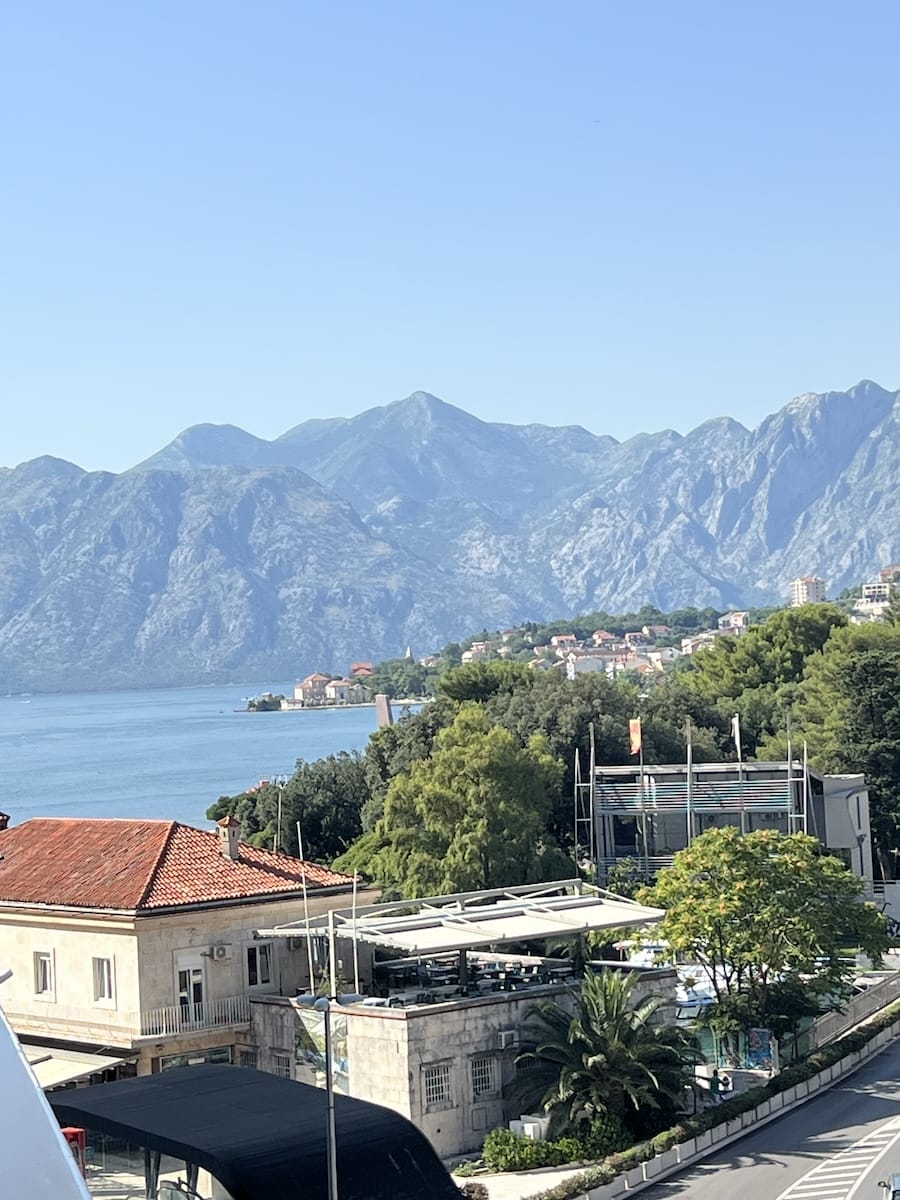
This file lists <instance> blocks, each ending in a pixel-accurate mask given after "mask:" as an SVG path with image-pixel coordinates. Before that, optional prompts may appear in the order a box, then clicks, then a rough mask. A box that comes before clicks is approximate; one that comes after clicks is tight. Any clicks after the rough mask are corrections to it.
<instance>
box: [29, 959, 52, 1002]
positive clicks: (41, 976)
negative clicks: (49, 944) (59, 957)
mask: <svg viewBox="0 0 900 1200" xmlns="http://www.w3.org/2000/svg"><path fill="white" fill-rule="evenodd" d="M55 986H56V984H55V981H54V978H53V955H52V953H51V952H50V951H49V950H36V951H35V954H34V990H35V993H36V994H37V995H38V996H47V997H52V996H53V993H54V990H55Z"/></svg>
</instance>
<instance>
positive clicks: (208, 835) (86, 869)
mask: <svg viewBox="0 0 900 1200" xmlns="http://www.w3.org/2000/svg"><path fill="white" fill-rule="evenodd" d="M0 856H2V857H0V906H4V907H5V906H10V905H23V904H27V905H40V906H53V907H67V908H78V909H84V908H91V909H103V910H114V911H127V912H134V913H145V912H155V911H160V910H163V909H170V908H179V907H187V906H194V905H205V904H216V903H222V902H226V903H227V902H231V903H240V902H252V901H254V900H271V899H274V898H276V897H278V896H285V895H298V896H299V895H300V894H301V893H302V891H303V888H304V884H305V886H306V887H307V888H308V889H310V890H313V889H315V890H316V891H322V889H331V888H334V889H349V888H350V887H352V884H353V879H352V876H349V875H342V874H339V873H338V872H337V871H331V870H329V869H328V868H327V867H321V866H319V865H318V864H316V863H310V862H304V861H302V860H301V859H299V858H293V857H290V856H289V855H286V854H275V853H273V852H272V851H270V850H262V849H260V848H259V847H257V846H250V845H248V844H247V843H246V842H241V841H240V823H239V822H238V821H236V820H235V819H234V818H233V817H225V818H223V819H222V821H220V822H219V827H218V830H217V831H216V832H215V833H213V832H209V831H206V830H202V829H195V828H193V827H192V826H190V825H183V824H181V822H180V821H141V820H120V819H109V820H105V819H104V820H101V819H93V818H78V817H64V818H63V817H35V818H33V819H32V820H30V821H25V822H23V823H22V824H21V825H17V826H14V827H12V828H7V829H3V830H2V831H0Z"/></svg>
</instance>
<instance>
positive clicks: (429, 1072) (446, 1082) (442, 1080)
mask: <svg viewBox="0 0 900 1200" xmlns="http://www.w3.org/2000/svg"><path fill="white" fill-rule="evenodd" d="M422 1075H423V1080H422V1090H423V1096H424V1100H425V1107H426V1108H441V1107H443V1108H446V1107H447V1105H449V1104H450V1103H451V1097H450V1064H449V1063H432V1064H431V1066H428V1067H423V1068H422Z"/></svg>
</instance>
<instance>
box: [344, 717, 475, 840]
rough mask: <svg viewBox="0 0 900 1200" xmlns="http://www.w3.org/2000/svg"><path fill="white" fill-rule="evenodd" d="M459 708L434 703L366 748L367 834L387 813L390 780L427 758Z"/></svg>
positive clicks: (385, 730)
mask: <svg viewBox="0 0 900 1200" xmlns="http://www.w3.org/2000/svg"><path fill="white" fill-rule="evenodd" d="M455 712H456V707H455V705H454V704H452V703H451V702H450V701H449V700H435V701H433V702H432V703H430V704H425V705H423V707H422V709H421V711H420V712H417V713H405V714H404V715H403V716H401V717H400V719H399V720H397V721H395V722H394V724H393V725H386V726H384V727H383V728H381V729H378V730H376V731H375V733H373V734H372V735H371V737H370V738H369V741H368V744H367V745H366V752H365V764H366V787H365V793H366V799H365V802H364V804H363V808H362V827H363V829H364V830H365V831H366V832H368V831H370V830H372V829H374V828H375V824H376V822H377V821H378V820H379V819H380V818H381V816H382V814H383V813H384V802H385V800H386V799H387V793H388V788H389V787H390V785H391V780H393V779H395V778H396V776H398V775H402V774H404V773H405V772H408V771H409V770H410V768H411V767H412V765H413V763H416V762H419V761H420V760H421V759H423V758H428V757H429V755H430V754H431V751H432V750H433V748H434V740H435V738H436V737H437V735H438V734H439V733H440V731H441V730H442V729H445V728H446V727H447V726H448V725H449V724H450V722H451V721H452V720H453V717H454V714H455Z"/></svg>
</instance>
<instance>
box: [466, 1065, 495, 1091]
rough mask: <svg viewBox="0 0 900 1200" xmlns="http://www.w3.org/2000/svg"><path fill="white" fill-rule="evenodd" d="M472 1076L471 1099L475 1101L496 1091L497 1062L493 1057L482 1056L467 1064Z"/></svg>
mask: <svg viewBox="0 0 900 1200" xmlns="http://www.w3.org/2000/svg"><path fill="white" fill-rule="evenodd" d="M469 1069H470V1071H471V1075H472V1099H473V1100H477V1099H478V1097H479V1096H484V1095H486V1094H487V1093H489V1092H496V1090H497V1060H496V1059H495V1058H494V1057H493V1055H482V1056H480V1057H479V1058H473V1059H471V1060H470V1062H469Z"/></svg>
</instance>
